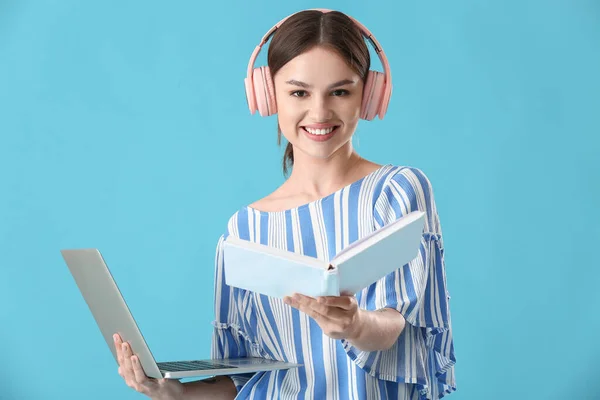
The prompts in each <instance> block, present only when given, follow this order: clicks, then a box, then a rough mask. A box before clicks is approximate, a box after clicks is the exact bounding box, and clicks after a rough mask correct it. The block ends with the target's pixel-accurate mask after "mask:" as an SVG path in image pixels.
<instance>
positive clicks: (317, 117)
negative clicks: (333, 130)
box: [310, 96, 333, 122]
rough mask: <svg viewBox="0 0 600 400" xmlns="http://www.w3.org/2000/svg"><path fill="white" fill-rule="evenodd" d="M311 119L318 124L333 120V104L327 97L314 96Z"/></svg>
mask: <svg viewBox="0 0 600 400" xmlns="http://www.w3.org/2000/svg"><path fill="white" fill-rule="evenodd" d="M310 115H311V119H312V120H314V121H317V122H322V121H327V120H329V119H331V117H332V115H333V112H332V110H331V104H330V103H329V101H328V99H327V97H325V96H313V99H312V103H311V109H310Z"/></svg>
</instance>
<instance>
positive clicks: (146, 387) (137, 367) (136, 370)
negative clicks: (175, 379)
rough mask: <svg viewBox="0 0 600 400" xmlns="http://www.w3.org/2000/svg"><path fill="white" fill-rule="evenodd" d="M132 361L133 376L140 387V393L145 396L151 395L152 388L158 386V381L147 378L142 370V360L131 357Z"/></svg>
mask: <svg viewBox="0 0 600 400" xmlns="http://www.w3.org/2000/svg"><path fill="white" fill-rule="evenodd" d="M130 360H131V364H132V366H133V375H134V377H135V381H136V382H137V383H138V385H139V386H140V391H141V392H142V393H144V394H149V393H151V392H152V387H153V386H154V385H156V381H155V380H154V379H151V378H148V376H146V373H145V372H144V369H143V368H142V364H140V359H139V358H138V357H137V356H132V357H130Z"/></svg>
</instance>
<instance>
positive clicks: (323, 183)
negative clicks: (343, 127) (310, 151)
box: [287, 143, 362, 197]
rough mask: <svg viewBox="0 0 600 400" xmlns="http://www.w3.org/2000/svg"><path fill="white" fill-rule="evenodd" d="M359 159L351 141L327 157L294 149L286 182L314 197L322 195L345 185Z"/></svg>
mask: <svg viewBox="0 0 600 400" xmlns="http://www.w3.org/2000/svg"><path fill="white" fill-rule="evenodd" d="M361 160H362V158H361V157H360V156H359V155H358V154H357V153H356V152H355V151H354V149H353V147H352V144H351V143H348V145H347V146H344V147H342V148H340V149H339V151H337V152H336V153H335V154H334V155H332V156H331V157H330V158H327V159H319V158H315V157H312V156H309V155H307V154H305V153H302V152H301V151H295V152H294V166H293V168H292V172H291V174H290V176H289V178H288V180H287V184H288V185H289V186H292V187H294V188H296V190H298V191H301V192H304V193H307V194H310V195H313V196H314V197H322V196H324V195H327V194H329V193H331V192H333V191H335V190H337V189H339V188H340V187H343V186H345V185H347V184H348V183H349V182H350V180H351V177H352V176H353V173H354V172H355V169H356V167H357V166H358V165H359V164H360V161H361Z"/></svg>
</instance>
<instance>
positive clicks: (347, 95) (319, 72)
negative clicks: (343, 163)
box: [273, 47, 363, 159]
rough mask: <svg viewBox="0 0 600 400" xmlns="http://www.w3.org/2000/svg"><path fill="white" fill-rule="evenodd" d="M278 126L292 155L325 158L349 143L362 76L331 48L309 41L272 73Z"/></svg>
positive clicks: (356, 120) (356, 121)
mask: <svg viewBox="0 0 600 400" xmlns="http://www.w3.org/2000/svg"><path fill="white" fill-rule="evenodd" d="M273 81H274V84H275V96H276V101H277V114H278V118H279V126H280V128H281V131H282V133H283V135H284V136H285V138H286V139H287V140H288V142H290V143H291V144H292V145H293V146H294V156H295V158H296V157H297V154H298V152H299V151H300V152H302V153H304V154H306V155H307V156H309V157H316V158H320V159H327V158H330V157H331V156H332V155H334V154H335V153H336V152H337V151H338V150H339V149H340V148H342V147H344V146H347V145H351V139H352V135H353V134H354V131H355V129H356V125H357V124H358V120H359V116H360V107H361V100H362V90H363V82H362V79H361V78H360V76H359V75H358V74H356V73H355V72H354V71H353V70H352V69H351V68H350V67H349V66H348V65H347V64H346V62H345V61H344V60H343V59H342V58H341V57H340V56H339V55H338V54H337V53H335V52H333V51H331V50H329V49H326V48H323V47H314V48H312V49H311V50H309V51H307V52H305V53H303V54H301V55H299V56H297V57H296V58H294V59H292V60H291V61H289V62H288V63H287V64H285V65H284V66H283V67H282V68H281V69H280V70H279V71H277V73H276V74H275V76H274V77H273Z"/></svg>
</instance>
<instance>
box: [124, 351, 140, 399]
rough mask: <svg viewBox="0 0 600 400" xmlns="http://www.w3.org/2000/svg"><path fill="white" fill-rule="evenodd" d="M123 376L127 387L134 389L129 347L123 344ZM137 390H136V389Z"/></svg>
mask: <svg viewBox="0 0 600 400" xmlns="http://www.w3.org/2000/svg"><path fill="white" fill-rule="evenodd" d="M122 350H123V366H122V368H123V375H125V381H126V382H127V386H129V387H132V388H134V389H135V375H134V374H133V366H132V365H131V356H132V355H133V354H132V351H131V346H129V343H126V342H125V343H123V347H122ZM136 390H137V389H136Z"/></svg>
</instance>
